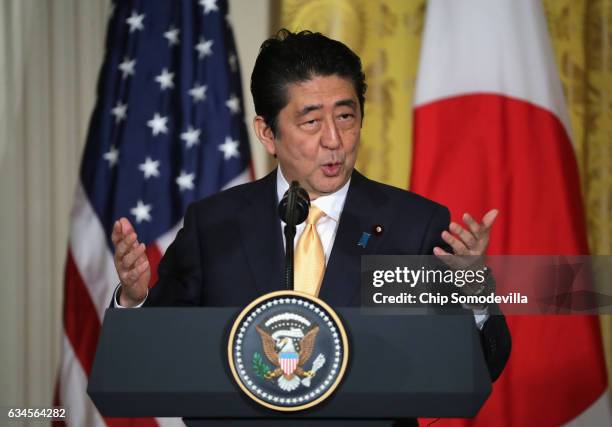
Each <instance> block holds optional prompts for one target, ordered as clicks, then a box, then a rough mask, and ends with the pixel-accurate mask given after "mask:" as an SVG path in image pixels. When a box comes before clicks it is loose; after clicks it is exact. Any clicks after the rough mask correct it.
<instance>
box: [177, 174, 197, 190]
mask: <svg viewBox="0 0 612 427" xmlns="http://www.w3.org/2000/svg"><path fill="white" fill-rule="evenodd" d="M194 179H195V174H193V173H186V172H185V171H181V174H180V175H179V176H178V178H176V183H177V184H178V186H179V189H180V191H184V190H193V187H194V185H193V180H194Z"/></svg>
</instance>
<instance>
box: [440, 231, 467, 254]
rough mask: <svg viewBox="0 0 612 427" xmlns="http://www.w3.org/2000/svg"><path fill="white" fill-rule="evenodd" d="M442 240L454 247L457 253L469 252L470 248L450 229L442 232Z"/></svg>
mask: <svg viewBox="0 0 612 427" xmlns="http://www.w3.org/2000/svg"><path fill="white" fill-rule="evenodd" d="M442 240H444V241H445V242H446V243H448V244H449V245H450V247H451V248H453V252H454V253H455V255H465V254H467V252H468V249H467V248H466V247H465V244H464V243H463V242H462V241H461V240H459V239H457V238H456V237H455V236H453V235H452V234H450V233H449V232H448V231H443V232H442Z"/></svg>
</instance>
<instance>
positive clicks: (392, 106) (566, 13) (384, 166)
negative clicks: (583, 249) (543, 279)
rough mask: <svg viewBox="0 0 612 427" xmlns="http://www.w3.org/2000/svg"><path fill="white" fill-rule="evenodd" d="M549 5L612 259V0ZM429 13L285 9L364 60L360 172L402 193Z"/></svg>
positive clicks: (596, 217) (606, 322) (585, 179)
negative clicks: (414, 100)
mask: <svg viewBox="0 0 612 427" xmlns="http://www.w3.org/2000/svg"><path fill="white" fill-rule="evenodd" d="M543 4H544V9H545V11H546V15H547V20H548V27H549V33H550V35H551V39H552V43H553V48H554V50H555V54H556V57H557V62H558V65H559V70H560V75H561V81H562V84H563V89H564V91H565V95H566V98H567V102H568V106H569V111H570V116H571V124H572V129H573V135H572V139H573V141H574V146H575V148H576V156H577V159H578V164H579V167H580V173H581V182H582V189H583V196H584V200H585V207H586V213H587V226H588V233H589V242H590V247H591V252H592V253H593V254H596V255H605V254H607V255H612V26H611V24H612V0H543ZM425 7H426V1H425V0H414V1H404V0H377V1H370V0H306V1H304V0H282V1H281V3H280V12H279V21H280V22H279V28H280V27H286V28H288V29H290V30H293V31H295V30H300V29H309V30H312V31H320V32H322V33H324V34H327V35H329V36H330V37H333V38H336V39H339V40H341V41H343V42H344V43H346V44H347V45H348V46H349V47H351V48H352V49H353V50H354V51H355V52H357V54H358V55H359V56H360V57H361V58H362V61H363V66H364V69H365V72H366V76H367V82H368V91H367V96H366V99H367V102H366V108H365V110H366V112H365V113H366V120H365V122H364V129H363V132H362V146H361V153H360V155H359V160H358V163H357V167H358V169H360V170H361V171H362V172H364V173H365V174H366V175H367V176H369V177H370V178H372V179H375V180H377V181H382V182H386V183H388V184H391V185H395V186H397V187H402V188H406V187H407V185H408V179H409V176H410V165H411V154H412V95H413V91H414V82H415V78H416V73H417V65H418V58H419V51H420V45H421V31H422V28H423V18H424V14H425ZM609 283H610V282H607V283H606V284H605V285H604V286H606V287H607V289H608V294H609V293H610V292H609V288H610V284H609ZM602 289H603V288H602ZM601 324H602V334H603V338H604V343H605V346H606V359H607V364H608V373H609V379H610V380H609V384H612V316H601Z"/></svg>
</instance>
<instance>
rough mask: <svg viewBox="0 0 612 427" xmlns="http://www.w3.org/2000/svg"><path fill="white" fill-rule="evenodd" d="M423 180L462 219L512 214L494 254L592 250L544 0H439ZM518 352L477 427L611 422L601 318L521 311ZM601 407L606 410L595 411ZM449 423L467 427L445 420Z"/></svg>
mask: <svg viewBox="0 0 612 427" xmlns="http://www.w3.org/2000/svg"><path fill="white" fill-rule="evenodd" d="M419 67H420V68H419V74H418V80H417V89H416V93H415V111H414V117H415V119H414V123H415V133H414V141H415V142H414V155H413V161H414V164H413V169H412V177H411V188H412V189H413V190H414V191H416V192H418V193H421V194H423V195H425V196H427V197H431V198H432V199H434V200H437V201H439V202H440V203H443V204H445V205H447V206H449V208H450V209H451V213H452V217H453V219H454V220H455V221H456V222H460V223H461V215H462V214H463V213H464V212H470V213H471V214H472V215H475V216H477V217H478V218H480V217H481V216H482V215H483V214H484V213H485V212H486V211H488V210H489V209H491V208H498V209H499V210H500V214H499V216H498V218H497V221H496V224H495V226H494V228H493V233H492V236H491V242H490V245H489V253H490V254H522V255H527V254H568V255H573V254H587V253H588V245H587V239H586V230H585V221H584V210H583V205H582V198H581V193H580V184H579V175H578V169H577V165H576V159H575V155H574V151H573V148H572V144H571V132H570V125H569V120H568V116H567V110H566V106H565V102H564V97H563V92H562V88H561V84H560V80H559V76H558V73H557V68H556V65H555V60H554V57H553V52H552V49H551V46H550V41H549V37H548V32H547V26H546V20H545V17H544V14H543V10H542V7H541V4H540V2H539V1H534V0H462V1H445V0H430V1H429V2H428V5H427V17H426V25H425V30H424V36H423V44H422V48H421V60H420V65H419ZM507 320H508V324H509V327H510V330H511V333H512V340H513V346H512V354H511V356H510V361H509V362H508V365H507V366H506V369H505V371H504V373H503V374H502V376H501V377H500V378H499V380H498V381H497V382H496V383H495V385H494V392H493V394H492V395H491V397H490V398H489V400H488V401H487V402H486V404H485V406H484V407H483V408H482V410H481V411H480V413H479V415H478V416H477V417H476V418H475V419H474V420H473V424H474V425H483V426H488V425H508V426H517V425H550V426H552V425H560V424H563V423H567V422H570V421H572V420H574V422H579V419H580V418H583V419H584V417H588V421H587V423H588V424H590V425H611V424H612V416H611V415H610V409H609V406H608V407H606V405H609V401H608V399H607V398H606V388H607V385H606V381H607V377H606V369H605V364H604V359H603V350H602V345H601V336H600V332H599V323H598V319H597V317H592V316H591V317H589V316H557V317H548V316H540V317H521V316H509V317H508V319H507ZM593 414H596V415H595V416H597V418H595V419H593V418H592V417H593V416H594V415H593ZM439 423H441V424H447V425H448V424H461V423H460V422H454V421H448V420H443V421H440V422H439Z"/></svg>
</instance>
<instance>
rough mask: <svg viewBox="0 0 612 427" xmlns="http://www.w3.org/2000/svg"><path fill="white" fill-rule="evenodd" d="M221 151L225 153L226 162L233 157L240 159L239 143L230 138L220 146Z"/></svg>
mask: <svg viewBox="0 0 612 427" xmlns="http://www.w3.org/2000/svg"><path fill="white" fill-rule="evenodd" d="M219 150H220V151H223V159H224V160H229V159H231V158H232V157H236V158H238V157H240V152H239V151H238V141H236V140H233V139H232V138H231V137H229V136H226V137H225V142H224V143H223V144H221V145H219Z"/></svg>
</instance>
